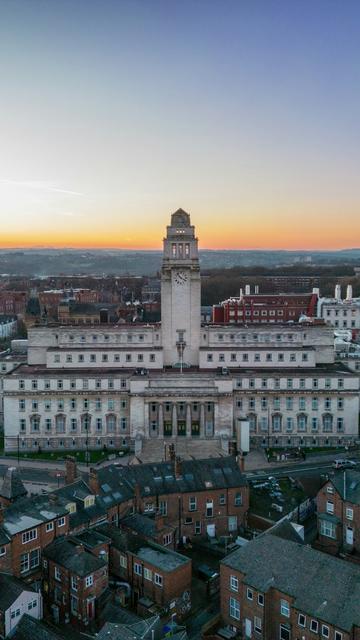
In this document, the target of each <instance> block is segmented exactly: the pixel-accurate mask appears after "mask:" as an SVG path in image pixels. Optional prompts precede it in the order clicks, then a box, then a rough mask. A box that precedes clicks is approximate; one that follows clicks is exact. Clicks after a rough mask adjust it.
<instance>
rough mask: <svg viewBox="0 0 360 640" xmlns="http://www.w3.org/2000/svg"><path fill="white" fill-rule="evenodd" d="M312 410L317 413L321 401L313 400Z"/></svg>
mask: <svg viewBox="0 0 360 640" xmlns="http://www.w3.org/2000/svg"><path fill="white" fill-rule="evenodd" d="M311 408H312V410H313V411H317V410H318V408H319V401H318V399H317V398H312V400H311Z"/></svg>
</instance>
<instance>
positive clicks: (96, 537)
mask: <svg viewBox="0 0 360 640" xmlns="http://www.w3.org/2000/svg"><path fill="white" fill-rule="evenodd" d="M75 537H76V540H78V541H79V542H81V544H83V545H84V547H85V548H87V549H95V548H96V547H98V546H99V545H101V544H110V542H111V538H109V537H108V536H105V535H103V534H102V533H100V531H98V530H97V529H87V530H86V531H83V532H82V533H77V534H76V536H75Z"/></svg>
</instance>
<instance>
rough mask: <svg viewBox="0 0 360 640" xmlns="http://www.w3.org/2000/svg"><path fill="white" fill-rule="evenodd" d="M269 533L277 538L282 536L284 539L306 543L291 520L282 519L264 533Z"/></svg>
mask: <svg viewBox="0 0 360 640" xmlns="http://www.w3.org/2000/svg"><path fill="white" fill-rule="evenodd" d="M269 534H271V535H272V536H276V537H277V538H282V539H283V540H292V542H298V543H299V544H304V541H303V539H302V538H301V536H299V534H298V533H297V531H296V529H295V528H294V527H293V526H292V524H291V522H289V520H280V522H278V523H277V524H275V525H274V526H273V527H271V529H268V530H267V531H265V532H264V534H263V535H269Z"/></svg>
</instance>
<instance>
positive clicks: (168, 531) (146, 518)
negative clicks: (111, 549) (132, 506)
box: [119, 513, 176, 549]
mask: <svg viewBox="0 0 360 640" xmlns="http://www.w3.org/2000/svg"><path fill="white" fill-rule="evenodd" d="M119 524H120V527H121V529H124V530H125V531H129V532H130V533H134V534H135V535H139V536H141V537H142V538H143V539H144V540H149V541H150V542H155V543H157V544H161V545H163V546H164V547H169V548H173V549H174V548H175V540H176V538H175V534H176V528H175V527H172V526H170V525H166V524H165V516H163V515H161V514H160V513H155V514H153V515H144V514H141V513H133V514H132V515H129V516H127V517H125V518H122V519H121V520H120V523H119Z"/></svg>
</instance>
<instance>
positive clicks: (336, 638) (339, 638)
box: [334, 631, 343, 640]
mask: <svg viewBox="0 0 360 640" xmlns="http://www.w3.org/2000/svg"><path fill="white" fill-rule="evenodd" d="M334 640H343V634H342V633H340V631H335V635H334Z"/></svg>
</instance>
